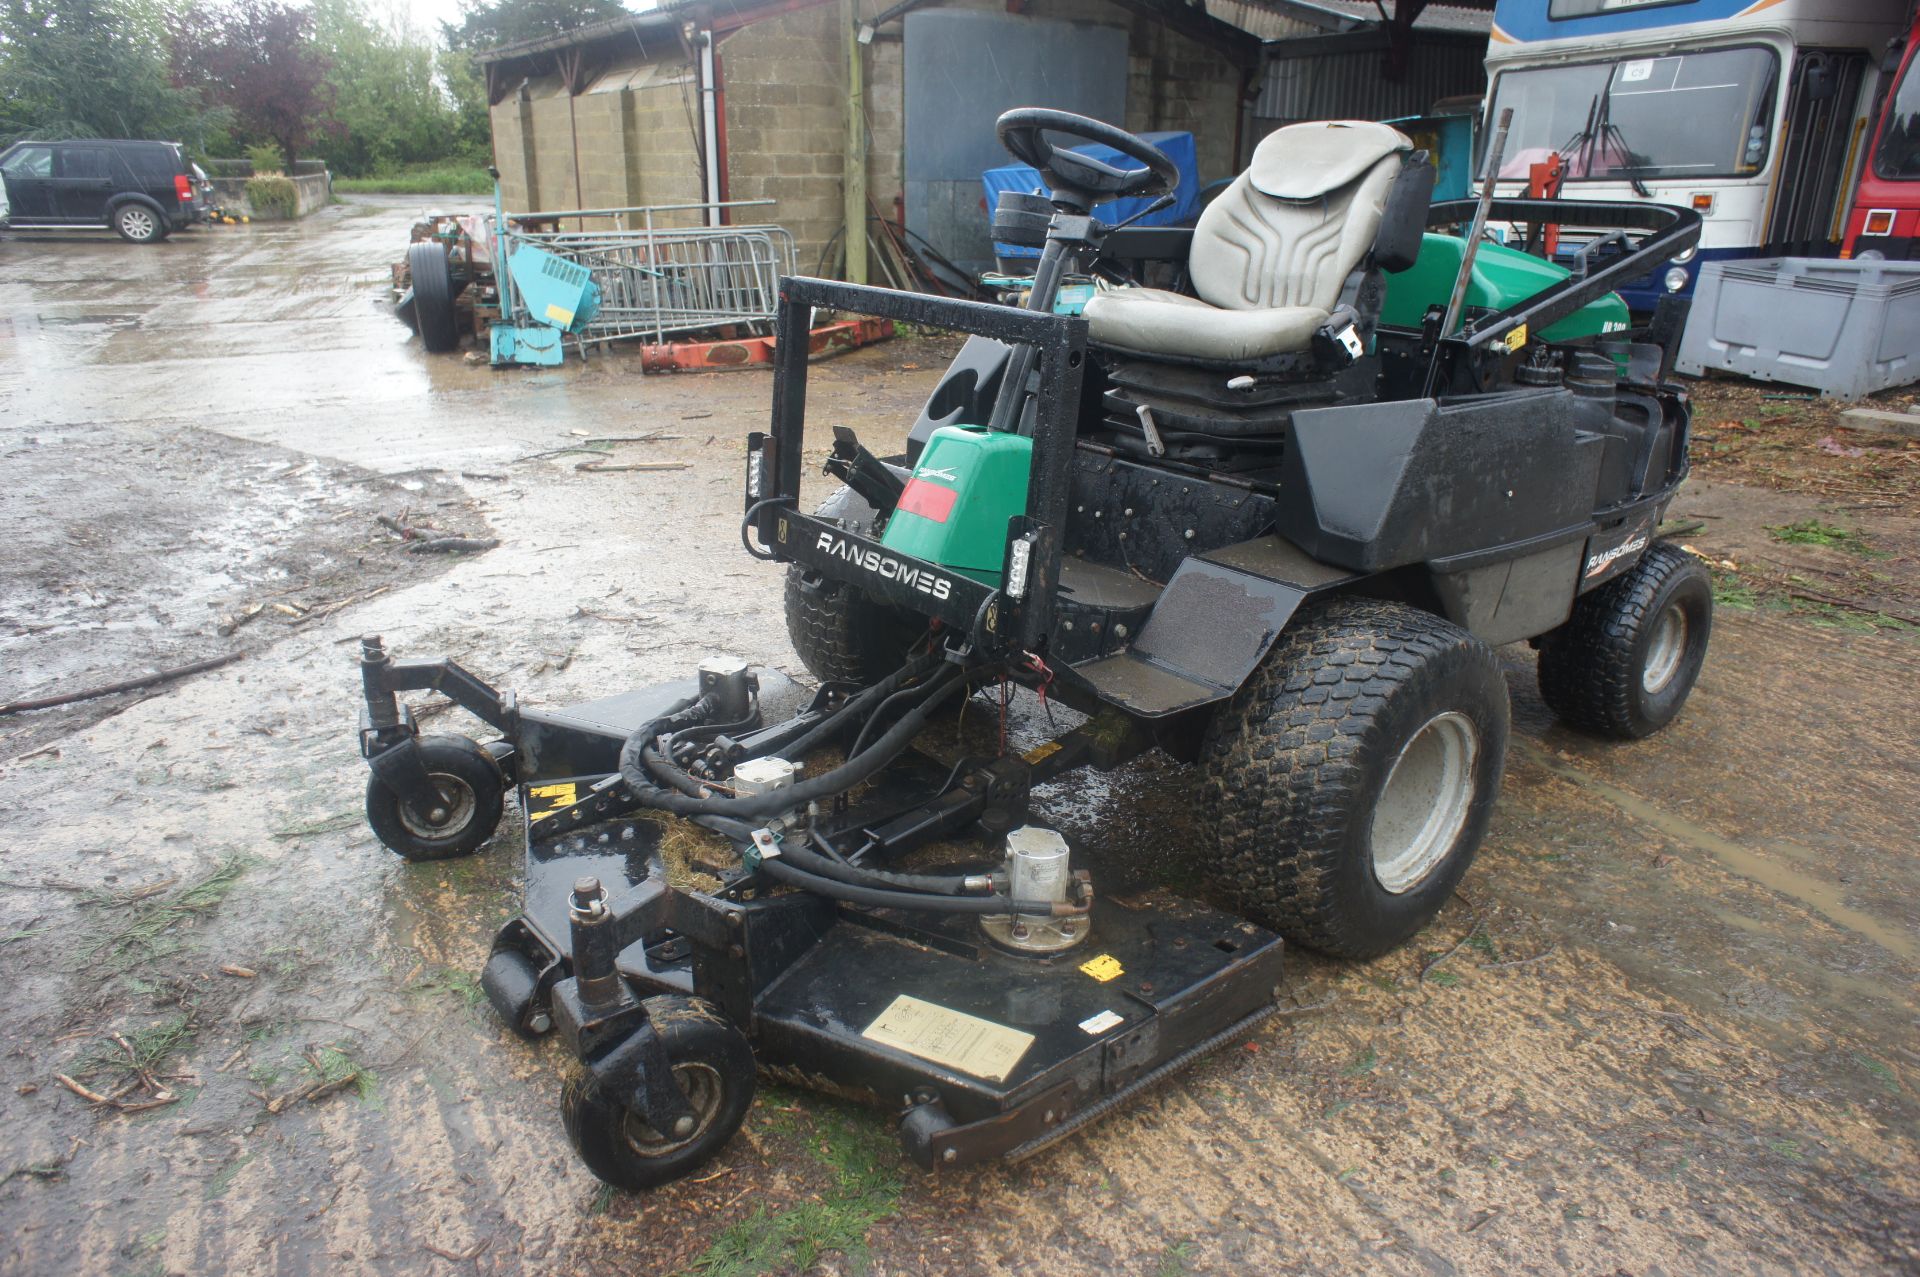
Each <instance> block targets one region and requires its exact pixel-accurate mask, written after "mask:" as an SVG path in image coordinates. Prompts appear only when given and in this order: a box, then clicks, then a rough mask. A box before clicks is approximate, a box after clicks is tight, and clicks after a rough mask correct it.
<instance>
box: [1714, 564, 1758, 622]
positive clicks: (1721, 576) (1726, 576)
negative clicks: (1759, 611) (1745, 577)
mask: <svg viewBox="0 0 1920 1277" xmlns="http://www.w3.org/2000/svg"><path fill="white" fill-rule="evenodd" d="M1709 571H1711V572H1712V574H1713V601H1714V602H1715V603H1716V604H1718V605H1719V606H1721V607H1730V608H1737V609H1738V610H1740V611H1742V612H1751V611H1753V609H1754V608H1756V607H1758V606H1760V592H1759V591H1758V590H1756V589H1754V588H1753V587H1752V586H1751V585H1748V584H1747V583H1746V582H1745V581H1742V580H1741V579H1740V578H1739V577H1738V576H1737V575H1735V574H1734V573H1732V572H1729V571H1727V570H1726V569H1725V568H1710V569H1709Z"/></svg>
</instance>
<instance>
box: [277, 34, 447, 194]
mask: <svg viewBox="0 0 1920 1277" xmlns="http://www.w3.org/2000/svg"><path fill="white" fill-rule="evenodd" d="M313 15H314V39H315V41H316V42H317V43H318V45H319V46H320V48H321V50H322V51H323V52H324V54H325V56H326V58H327V61H328V65H329V70H328V72H327V84H328V86H329V88H330V89H331V90H332V93H333V119H334V122H335V124H336V125H337V128H336V129H335V130H334V131H333V132H332V133H331V134H330V135H329V136H328V137H326V138H325V139H323V140H322V142H321V143H320V145H319V151H320V153H321V155H322V156H323V157H324V158H325V159H326V161H327V166H328V167H329V168H331V169H332V170H333V171H334V172H336V173H340V174H343V175H345V176H348V177H362V176H366V175H368V174H372V173H380V172H390V171H392V170H393V169H395V168H398V167H400V166H401V165H406V164H415V163H419V162H422V161H430V160H440V159H445V158H447V157H448V156H450V155H455V154H458V153H460V151H461V149H462V139H461V137H460V131H461V130H460V118H459V116H458V115H457V114H456V111H455V106H454V99H453V98H452V97H450V96H449V95H448V93H447V92H446V91H445V90H444V89H443V88H442V86H441V84H440V83H439V69H438V67H437V65H436V63H437V59H438V55H439V53H440V50H438V49H437V48H436V47H435V46H434V44H433V43H432V42H431V41H429V40H428V39H426V38H424V37H422V36H419V35H416V34H415V33H413V32H411V31H408V30H406V29H405V28H404V27H401V26H398V25H391V26H390V25H387V24H386V23H382V22H380V21H379V20H377V19H375V18H374V17H373V16H372V15H371V14H370V13H369V12H368V10H367V8H366V6H365V4H364V2H363V0H315V4H314V9H313Z"/></svg>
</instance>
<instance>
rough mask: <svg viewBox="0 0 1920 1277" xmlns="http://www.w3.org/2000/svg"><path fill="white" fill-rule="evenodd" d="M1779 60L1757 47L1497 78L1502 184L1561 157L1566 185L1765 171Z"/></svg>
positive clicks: (1505, 74)
mask: <svg viewBox="0 0 1920 1277" xmlns="http://www.w3.org/2000/svg"><path fill="white" fill-rule="evenodd" d="M1779 65H1780V63H1779V59H1778V58H1777V57H1776V56H1775V55H1774V53H1773V51H1772V50H1771V49H1767V48H1762V47H1759V46H1750V47H1741V48H1731V49H1707V50H1703V51H1701V52H1698V53H1683V54H1671V55H1666V56H1662V57H1649V58H1626V59H1622V60H1621V61H1618V62H1590V63H1584V64H1576V65H1571V66H1554V67H1535V68H1531V69H1527V70H1516V71H1504V72H1502V73H1501V74H1500V77H1499V79H1498V80H1496V81H1495V82H1494V96H1493V109H1492V110H1491V111H1489V112H1488V118H1489V119H1496V120H1497V119H1499V118H1500V112H1501V111H1503V110H1504V109H1506V108H1507V107H1512V108H1513V132H1512V135H1511V137H1510V138H1509V140H1508V142H1507V153H1506V157H1505V159H1504V160H1503V161H1502V162H1501V168H1500V176H1501V177H1502V178H1519V179H1522V180H1524V179H1525V178H1526V176H1527V172H1528V169H1529V167H1530V166H1532V165H1534V164H1537V163H1540V162H1542V161H1544V160H1545V159H1546V158H1547V156H1548V155H1550V154H1552V153H1554V152H1556V151H1557V152H1559V154H1560V157H1561V159H1562V160H1563V161H1564V162H1565V165H1566V177H1567V179H1568V180H1569V181H1604V180H1613V181H1621V180H1629V181H1644V180H1652V179H1662V178H1677V179H1687V178H1705V177H1749V176H1751V175H1753V174H1755V173H1757V172H1759V171H1760V170H1761V169H1762V168H1763V167H1765V165H1766V162H1767V151H1768V145H1769V140H1770V139H1769V133H1770V132H1771V126H1772V122H1773V104H1774V88H1775V82H1776V80H1777V78H1778V75H1779Z"/></svg>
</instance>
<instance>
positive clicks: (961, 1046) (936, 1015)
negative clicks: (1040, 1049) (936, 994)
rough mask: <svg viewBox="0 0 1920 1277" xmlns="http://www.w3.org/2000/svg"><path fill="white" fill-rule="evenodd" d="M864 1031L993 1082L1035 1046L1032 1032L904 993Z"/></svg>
mask: <svg viewBox="0 0 1920 1277" xmlns="http://www.w3.org/2000/svg"><path fill="white" fill-rule="evenodd" d="M860 1036H861V1037H864V1038H870V1039H871V1040H873V1041H875V1042H878V1043H880V1045H882V1046H890V1047H893V1048H895V1049H897V1050H901V1051H905V1052H906V1053H907V1054H909V1055H917V1056H919V1057H920V1058H921V1059H923V1060H932V1061H933V1062H934V1063H935V1064H944V1065H946V1066H947V1067H948V1068H950V1069H959V1070H960V1071H961V1072H962V1073H971V1074H972V1075H973V1076H975V1077H978V1078H985V1079H986V1080H987V1081H989V1082H1004V1081H1006V1080H1007V1075H1008V1074H1009V1073H1011V1072H1013V1066H1014V1065H1016V1064H1018V1063H1020V1057H1021V1056H1023V1055H1025V1054H1026V1053H1027V1048H1028V1047H1030V1046H1032V1045H1033V1034H1031V1033H1022V1032H1021V1031H1020V1030H1018V1029H1010V1028H1008V1027H1007V1026H1006V1025H1004V1024H995V1023H994V1022H993V1021H991V1020H982V1019H981V1018H980V1017H979V1016H977V1015H968V1014H967V1013H966V1012H964V1011H955V1010H952V1009H950V1008H948V1007H943V1006H937V1005H935V1004H934V1003H932V1002H923V1001H921V1000H920V999H919V998H916V997H911V996H909V995H907V994H904V993H903V994H901V995H900V996H899V997H897V998H895V999H894V1000H893V1002H892V1003H891V1004H890V1005H889V1006H888V1007H887V1009H886V1010H884V1011H882V1012H881V1013H880V1015H879V1018H877V1019H875V1020H874V1022H873V1023H872V1024H869V1025H868V1026H867V1028H866V1032H864V1033H862V1034H861V1035H860Z"/></svg>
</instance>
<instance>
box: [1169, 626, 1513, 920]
mask: <svg viewBox="0 0 1920 1277" xmlns="http://www.w3.org/2000/svg"><path fill="white" fill-rule="evenodd" d="M1507 731H1508V707H1507V689H1506V683H1505V681H1504V679H1503V678H1502V677H1501V673H1500V664H1499V661H1498V659H1497V658H1496V657H1495V656H1494V653H1493V650H1492V649H1491V648H1489V647H1488V646H1487V645H1486V644H1485V643H1482V642H1481V641H1480V640H1478V639H1476V638H1474V637H1473V636H1472V635H1471V634H1469V633H1467V632H1466V631H1465V630H1463V629H1461V628H1460V627H1459V626H1457V625H1454V624H1452V623H1451V622H1449V621H1446V620H1443V619H1441V618H1440V617H1437V616H1434V615H1432V614H1430V613H1426V612H1422V611H1420V610H1418V609H1416V608H1411V607H1406V606H1403V605H1401V604H1397V603H1383V602H1379V601H1376V600H1371V599H1336V600H1333V601H1332V602H1330V603H1328V604H1326V605H1325V606H1323V607H1322V608H1320V609H1319V610H1318V612H1317V613H1315V614H1313V615H1310V616H1308V617H1306V618H1304V619H1303V620H1302V621H1301V622H1299V623H1297V624H1296V626H1295V627H1294V628H1293V629H1291V630H1289V631H1288V632H1287V633H1286V634H1284V635H1283V636H1282V637H1281V639H1280V642H1279V644H1278V645H1277V646H1275V648H1274V650H1273V651H1272V652H1271V653H1270V654H1269V655H1268V657H1267V659H1266V662H1265V663H1264V664H1263V665H1262V666H1261V668H1260V670H1259V671H1258V672H1257V673H1256V674H1255V675H1254V677H1253V678H1252V679H1251V680H1249V682H1248V683H1247V685H1246V686H1245V687H1243V688H1242V689H1241V690H1240V692H1239V694H1238V695H1236V696H1235V697H1234V699H1233V700H1232V701H1230V702H1229V703H1228V704H1227V706H1226V708H1224V709H1223V710H1222V711H1221V712H1220V713H1219V714H1217V715H1216V716H1215V718H1214V721H1213V723H1212V724H1211V725H1210V726H1209V727H1208V730H1207V736H1206V741H1205V744H1204V746H1203V752H1202V761H1203V764H1204V766H1205V767H1206V770H1207V778H1206V780H1205V781H1204V782H1203V789H1202V795H1201V814H1202V819H1203V821H1204V822H1205V825H1206V827H1207V829H1208V832H1209V833H1210V834H1211V835H1212V844H1213V846H1212V852H1211V863H1210V865H1209V869H1210V874H1211V877H1212V879H1213V883H1214V886H1215V887H1216V889H1217V890H1218V891H1219V892H1220V893H1221V894H1223V895H1224V896H1226V897H1227V898H1228V899H1229V900H1231V901H1232V902H1233V903H1234V904H1235V905H1237V906H1238V907H1239V908H1241V909H1242V910H1244V911H1246V912H1247V913H1248V914H1249V915H1250V916H1252V917H1254V918H1256V919H1258V920H1259V921H1261V922H1264V923H1266V924H1267V925H1269V926H1272V927H1273V928H1274V929H1275V930H1277V931H1279V932H1280V933H1281V934H1282V935H1284V936H1285V937H1286V938H1287V939H1288V940H1291V941H1293V942H1295V943H1298V944H1303V945H1306V946H1307V947H1309V948H1312V949H1318V950H1320V951H1322V952H1324V953H1330V954H1334V955H1336V956H1339V957H1348V958H1370V957H1375V956H1377V955H1379V954H1382V953H1385V952H1387V951H1388V950H1389V949H1392V948H1393V947H1395V946H1396V945H1398V944H1400V943H1401V942H1402V941H1404V940H1406V939H1407V938H1408V937H1409V936H1411V935H1413V934H1414V933H1415V932H1417V931H1419V930H1420V929H1421V928H1422V927H1424V926H1425V925H1426V924H1427V923H1428V922H1429V921H1431V920H1432V918H1433V916H1434V914H1436V913H1437V912H1439V910H1440V907H1441V906H1442V905H1443V904H1445V903H1446V901H1447V898H1448V897H1449V896H1451V895H1452V894H1453V889H1454V887H1455V886H1456V885H1458V883H1459V881H1460V878H1461V875H1463V874H1465V873H1466V871H1467V866H1468V865H1469V864H1471V863H1472V861H1473V856H1474V853H1475V852H1476V851H1477V850H1478V849H1479V846H1480V841H1481V839H1482V838H1484V837H1485V836H1486V831H1487V823H1488V821H1489V819H1490V818H1491V816H1492V812H1493V803H1494V799H1495V797H1496V796H1497V795H1498V793H1499V790H1500V778H1501V775H1502V773H1503V771H1504V770H1505V766H1506V752H1507Z"/></svg>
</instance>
